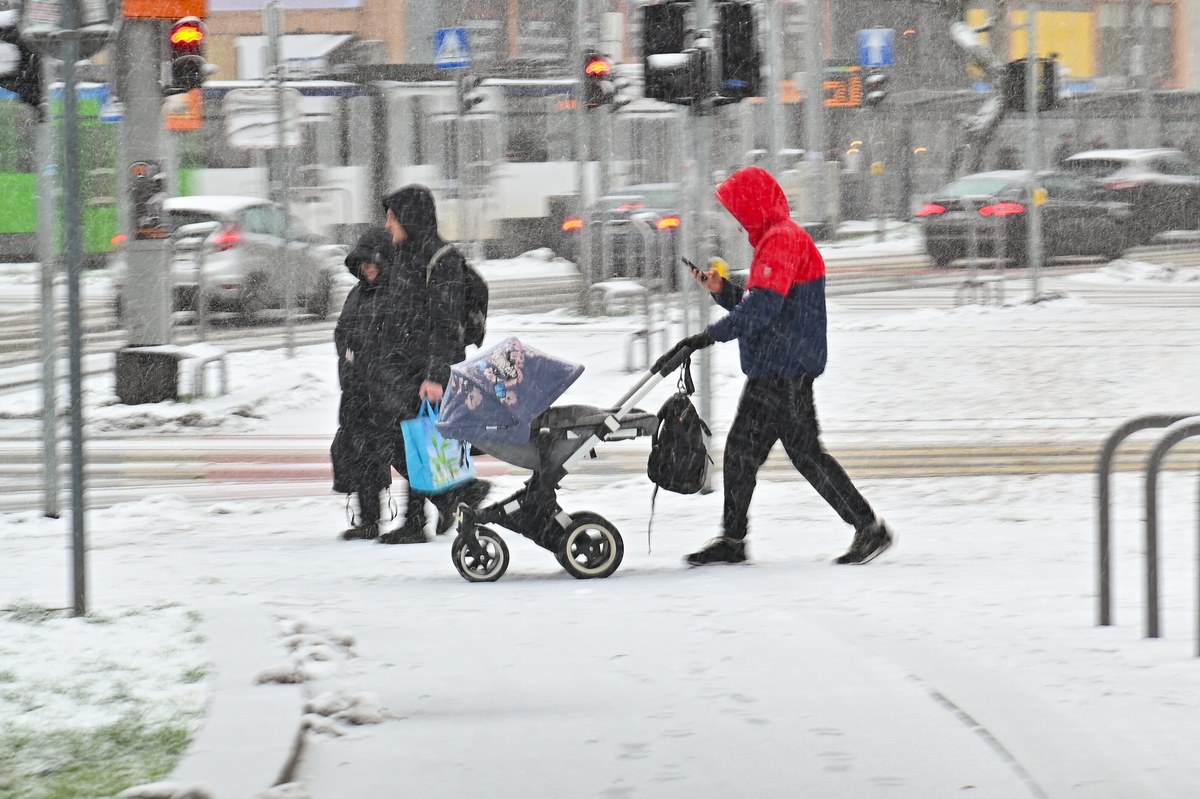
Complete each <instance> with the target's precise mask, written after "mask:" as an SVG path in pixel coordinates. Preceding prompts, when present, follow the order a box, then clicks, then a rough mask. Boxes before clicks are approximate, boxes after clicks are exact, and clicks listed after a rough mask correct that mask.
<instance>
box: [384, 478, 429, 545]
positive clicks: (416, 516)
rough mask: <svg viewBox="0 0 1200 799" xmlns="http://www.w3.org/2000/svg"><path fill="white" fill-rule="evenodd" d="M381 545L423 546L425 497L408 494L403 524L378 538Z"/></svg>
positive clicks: (424, 540)
mask: <svg viewBox="0 0 1200 799" xmlns="http://www.w3.org/2000/svg"><path fill="white" fill-rule="evenodd" d="M378 540H379V543H381V544H424V543H425V542H426V541H427V540H428V539H426V538H425V497H423V496H421V495H420V494H414V493H413V491H412V489H409V492H408V510H407V511H406V512H405V514H404V524H402V525H400V526H399V527H397V528H396V529H395V530H392V531H391V532H390V533H384V534H383V535H381V536H379V539H378Z"/></svg>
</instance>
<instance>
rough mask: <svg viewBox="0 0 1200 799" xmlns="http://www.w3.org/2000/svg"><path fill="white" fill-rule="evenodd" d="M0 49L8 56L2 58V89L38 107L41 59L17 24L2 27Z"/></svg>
mask: <svg viewBox="0 0 1200 799" xmlns="http://www.w3.org/2000/svg"><path fill="white" fill-rule="evenodd" d="M0 51H7V55H8V57H7V58H4V59H0V69H4V68H5V66H7V69H5V71H3V72H0V89H7V90H8V91H10V92H12V93H13V94H15V95H17V97H18V98H20V100H21V102H23V103H28V104H29V105H31V106H33V107H34V108H38V107H39V105H40V104H41V102H42V83H41V67H40V64H41V59H40V57H39V56H38V54H37V53H36V52H35V51H33V50H32V49H30V48H29V47H27V46H26V45H25V42H24V41H23V40H22V39H21V36H20V34H19V33H18V31H17V28H16V26H13V27H8V28H0Z"/></svg>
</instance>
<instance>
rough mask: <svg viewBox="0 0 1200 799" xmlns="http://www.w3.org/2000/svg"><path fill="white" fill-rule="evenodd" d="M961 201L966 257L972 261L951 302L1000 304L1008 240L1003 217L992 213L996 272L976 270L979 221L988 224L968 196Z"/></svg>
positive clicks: (1001, 303) (957, 304)
mask: <svg viewBox="0 0 1200 799" xmlns="http://www.w3.org/2000/svg"><path fill="white" fill-rule="evenodd" d="M962 202H963V205H964V206H965V207H966V210H967V219H968V220H969V221H968V226H967V260H968V261H970V263H971V274H970V275H968V276H967V278H966V279H965V280H963V282H962V284H961V285H960V286H959V287H958V289H957V290H956V291H955V292H954V305H955V307H958V306H960V305H966V304H971V305H992V304H995V305H1003V304H1004V278H1003V277H1002V276H1001V272H1002V271H1003V270H1004V262H1005V258H1006V256H1007V252H1006V250H1007V241H1006V236H1005V233H1006V231H1005V221H1004V217H1002V216H997V217H995V218H994V219H995V222H994V223H993V224H992V228H993V230H992V232H993V238H994V242H993V245H992V247H993V255H994V257H995V259H996V267H995V271H996V274H995V275H984V276H982V277H981V276H980V274H979V227H980V225H981V224H982V225H983V226H984V227H987V224H986V223H984V222H982V220H983V218H984V217H983V215H982V214H980V213H979V209H978V208H976V207H975V204H974V203H973V202H972V201H971V199H970V198H968V197H964V198H963V199H962Z"/></svg>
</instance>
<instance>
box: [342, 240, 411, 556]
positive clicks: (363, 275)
mask: <svg viewBox="0 0 1200 799" xmlns="http://www.w3.org/2000/svg"><path fill="white" fill-rule="evenodd" d="M394 255H395V248H394V246H393V245H392V237H391V234H389V233H388V232H387V230H386V229H384V228H374V229H372V230H368V231H367V232H366V233H364V234H363V235H362V237H360V238H359V240H358V243H357V244H356V245H355V247H354V249H353V250H351V251H350V253H349V254H348V255H347V256H346V268H347V269H348V270H349V271H350V274H352V275H354V276H355V277H356V278H358V284H357V285H355V286H354V288H352V289H350V293H349V294H348V295H347V296H346V301H345V304H343V306H342V312H341V314H340V315H339V316H338V322H337V326H336V327H335V328H334V331H333V343H334V346H335V347H336V348H337V355H338V385H339V387H340V388H341V390H342V396H341V402H340V404H339V405H338V431H337V434H336V435H335V436H334V439H333V445H332V447H331V448H330V453H329V454H330V460H331V461H332V462H333V490H334V491H337V492H338V493H343V494H357V497H358V514H357V515H356V516H355V517H354V518H353V520H352V522H351V526H350V528H349V529H348V530H346V531H345V532H343V533H342V538H344V539H346V540H353V539H372V538H376V537H378V535H379V522H380V493H381V492H382V491H383V490H384V489H386V488H387V487H388V486H390V485H391V483H392V473H391V458H392V446H393V442H392V432H391V431H392V427H393V426H394V425H395V424H396V421H397V420H396V419H395V417H394V415H391V414H389V413H388V412H387V411H386V410H385V408H383V407H382V406H381V405H380V404H379V403H378V401H377V400H375V399H373V397H372V393H373V392H372V391H371V388H370V385H371V384H370V376H369V373H370V371H371V366H372V365H373V364H376V363H377V362H378V361H379V360H381V359H382V358H383V356H384V353H385V352H386V349H387V348H386V342H385V340H384V336H385V334H386V333H385V331H386V328H387V325H386V316H387V313H388V295H387V287H388V283H389V271H390V269H391V266H392V261H393V258H394Z"/></svg>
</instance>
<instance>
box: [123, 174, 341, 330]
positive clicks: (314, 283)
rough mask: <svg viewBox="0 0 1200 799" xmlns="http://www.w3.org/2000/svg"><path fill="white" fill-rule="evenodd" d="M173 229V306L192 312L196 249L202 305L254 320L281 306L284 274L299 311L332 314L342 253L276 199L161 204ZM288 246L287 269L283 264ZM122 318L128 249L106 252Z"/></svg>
mask: <svg viewBox="0 0 1200 799" xmlns="http://www.w3.org/2000/svg"><path fill="white" fill-rule="evenodd" d="M163 212H164V215H165V216H166V224H167V227H168V228H169V229H170V230H171V231H172V234H173V235H172V237H171V239H170V242H171V244H168V246H169V247H171V248H172V249H171V252H170V254H169V255H168V258H169V259H170V263H171V273H172V275H173V276H174V279H175V290H174V303H173V310H176V311H184V310H195V309H196V308H197V303H196V300H197V295H198V291H197V287H198V285H200V283H201V280H200V278H201V275H200V273H199V269H198V266H199V263H200V259H199V258H198V257H197V256H198V255H200V250H201V248H202V247H203V248H204V251H203V256H204V257H203V280H202V283H203V286H204V296H205V298H206V300H207V308H208V309H210V310H226V311H237V312H239V313H241V314H243V315H244V316H246V317H253V316H254V315H255V314H256V313H258V312H259V311H262V310H265V309H268V308H284V307H285V306H286V302H287V293H286V292H287V282H286V278H287V272H290V273H291V274H292V275H293V280H294V281H295V297H296V308H297V309H298V310H301V311H304V312H306V313H309V314H312V315H313V316H316V317H318V318H320V319H324V318H325V317H327V316H328V315H329V312H330V310H331V305H332V299H333V281H334V275H335V274H336V271H335V270H336V269H337V268H339V267H340V265H341V264H340V259H339V258H337V257H336V256H337V255H338V253H339V252H344V250H342V249H339V248H337V247H336V246H333V245H329V244H326V243H323V242H322V241H320V240H319V239H317V238H316V237H314V236H311V235H309V234H308V233H307V232H305V231H304V229H303V228H302V227H301V226H300V225H299V223H297V222H296V221H295V220H294V219H292V218H289V217H288V216H287V215H286V213H285V212H284V210H283V208H281V207H280V206H279V205H277V204H276V203H272V202H269V201H267V200H263V199H261V198H259V197H237V196H232V195H200V196H194V197H172V198H170V199H167V200H165V201H164V202H163ZM197 223H216V226H217V227H216V228H215V230H213V231H212V232H211V233H210V234H208V235H184V236H180V235H174V234H175V233H176V232H177V231H179V229H180V228H181V227H183V226H185V225H194V224H197ZM284 247H286V251H287V262H288V269H287V270H286V272H285V270H284V269H283V268H282V265H283V261H284V255H283V248H284ZM109 266H110V269H111V271H112V276H113V283H114V287H115V289H116V300H115V307H116V311H117V317H118V318H120V317H121V314H122V309H123V308H124V307H125V305H126V303H125V292H126V288H127V287H126V285H125V283H126V273H127V270H126V261H125V252H124V251H123V250H118V251H117V252H115V253H113V255H112V256H111V257H110V261H109Z"/></svg>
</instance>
